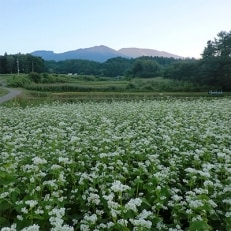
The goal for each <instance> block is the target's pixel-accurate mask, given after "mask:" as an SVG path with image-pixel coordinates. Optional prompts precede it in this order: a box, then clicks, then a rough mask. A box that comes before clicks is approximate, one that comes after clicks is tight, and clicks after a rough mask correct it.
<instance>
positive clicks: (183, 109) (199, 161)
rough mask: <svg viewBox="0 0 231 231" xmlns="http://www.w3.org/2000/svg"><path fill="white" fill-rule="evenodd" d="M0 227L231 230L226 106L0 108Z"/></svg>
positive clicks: (225, 101)
mask: <svg viewBox="0 0 231 231" xmlns="http://www.w3.org/2000/svg"><path fill="white" fill-rule="evenodd" d="M0 115H1V120H0V129H1V132H0V140H1V141H0V227H1V231H10V230H23V231H26V230H56V231H57V230H67V231H68V230H70V231H72V230H81V231H87V230H94V231H97V230H123V231H129V230H134V231H135V230H136V231H138V230H139V231H141V230H142V231H143V230H161V231H165V230H166V231H167V230H170V231H183V230H191V231H196V230H202V231H207V230H219V231H223V230H231V196H230V195H231V134H230V131H231V121H230V120H231V119H230V118H231V100H230V99H229V98H218V99H209V100H208V99H194V100H186V99H183V98H182V99H167V100H166V99H165V100H162V99H161V98H159V99H158V100H154V101H137V102H135V101H131V102H111V103H106V102H101V103H90V102H88V103H77V104H58V103H54V104H52V105H41V106H36V107H26V108H20V107H15V108H7V107H4V106H2V107H0Z"/></svg>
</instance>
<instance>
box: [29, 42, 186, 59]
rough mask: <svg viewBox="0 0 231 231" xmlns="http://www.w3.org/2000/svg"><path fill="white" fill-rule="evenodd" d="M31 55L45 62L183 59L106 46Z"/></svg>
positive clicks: (44, 51) (146, 50) (140, 49)
mask: <svg viewBox="0 0 231 231" xmlns="http://www.w3.org/2000/svg"><path fill="white" fill-rule="evenodd" d="M31 55H34V56H39V57H41V58H43V59H44V60H54V61H62V60H67V59H85V60H91V61H96V62H105V61H107V60H108V59H110V58H115V57H124V58H137V57H141V56H153V57H154V56H162V57H172V58H176V59H179V58H182V57H181V56H179V55H175V54H171V53H168V52H165V51H158V50H153V49H143V48H135V47H133V48H122V49H120V50H114V49H112V48H110V47H107V46H104V45H100V46H94V47H90V48H80V49H77V50H72V51H66V52H63V53H54V52H53V51H46V50H38V51H34V52H32V53H31Z"/></svg>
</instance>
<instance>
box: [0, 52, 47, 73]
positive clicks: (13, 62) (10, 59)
mask: <svg viewBox="0 0 231 231" xmlns="http://www.w3.org/2000/svg"><path fill="white" fill-rule="evenodd" d="M44 71H45V61H44V60H43V59H42V58H41V57H35V56H33V55H30V54H20V53H19V54H14V55H8V54H7V53H5V54H4V55H2V56H0V74H13V73H30V72H38V73H41V72H44Z"/></svg>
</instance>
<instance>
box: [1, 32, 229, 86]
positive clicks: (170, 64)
mask: <svg viewBox="0 0 231 231" xmlns="http://www.w3.org/2000/svg"><path fill="white" fill-rule="evenodd" d="M17 71H20V73H22V72H23V73H30V72H38V73H42V72H46V73H57V74H67V73H72V74H80V75H94V76H102V77H119V76H126V77H128V78H135V77H140V78H153V77H157V76H162V77H164V78H169V79H175V80H183V81H188V82H191V83H196V84H201V85H209V86H211V88H219V89H221V90H223V91H231V31H230V32H225V31H221V32H219V33H218V34H217V37H216V38H214V40H209V41H208V42H207V45H206V47H205V48H204V51H203V53H202V58H201V59H174V58H166V57H139V58H135V59H128V58H122V57H117V58H112V59H108V60H107V61H106V62H104V63H99V62H95V61H89V60H79V59H76V60H65V61H57V62H56V61H45V60H43V59H42V58H40V57H34V56H32V55H30V54H26V55H22V54H17V55H7V54H5V55H4V56H0V74H6V73H17Z"/></svg>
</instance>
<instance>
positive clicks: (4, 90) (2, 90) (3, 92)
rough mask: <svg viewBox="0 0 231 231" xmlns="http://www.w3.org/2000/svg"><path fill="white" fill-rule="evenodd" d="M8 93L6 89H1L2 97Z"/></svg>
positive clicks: (0, 94)
mask: <svg viewBox="0 0 231 231" xmlns="http://www.w3.org/2000/svg"><path fill="white" fill-rule="evenodd" d="M7 93H8V91H7V90H6V89H4V88H0V97H1V96H4V95H6V94H7Z"/></svg>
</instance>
